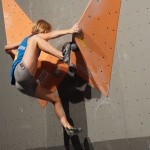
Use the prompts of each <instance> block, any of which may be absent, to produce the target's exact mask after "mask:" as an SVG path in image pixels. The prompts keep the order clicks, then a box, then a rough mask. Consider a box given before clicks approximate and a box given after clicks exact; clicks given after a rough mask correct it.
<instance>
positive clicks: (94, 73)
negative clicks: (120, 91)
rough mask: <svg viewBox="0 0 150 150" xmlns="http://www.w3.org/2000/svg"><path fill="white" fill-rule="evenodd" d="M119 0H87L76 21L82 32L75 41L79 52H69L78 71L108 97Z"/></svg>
mask: <svg viewBox="0 0 150 150" xmlns="http://www.w3.org/2000/svg"><path fill="white" fill-rule="evenodd" d="M120 4H121V1H120V0H91V1H90V2H89V4H88V6H87V8H86V10H85V12H84V13H83V16H82V17H81V19H80V21H79V25H80V27H81V28H82V32H83V33H82V34H80V35H78V36H76V38H75V40H76V43H77V45H78V46H79V48H80V52H81V53H75V54H72V63H73V64H74V65H76V67H77V70H78V73H79V75H80V76H81V77H83V78H84V79H85V80H86V81H88V82H89V83H90V84H91V85H93V86H94V87H95V88H97V89H98V90H99V91H100V92H102V93H103V94H105V95H106V96H108V93H109V87H110V78H111V71H112V64H113V56H114V49H115V41H116V34H117V28H118V18H119V11H120Z"/></svg>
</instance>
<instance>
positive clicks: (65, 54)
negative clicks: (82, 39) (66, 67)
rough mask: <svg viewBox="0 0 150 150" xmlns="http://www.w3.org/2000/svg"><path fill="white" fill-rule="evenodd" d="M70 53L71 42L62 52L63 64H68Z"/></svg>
mask: <svg viewBox="0 0 150 150" xmlns="http://www.w3.org/2000/svg"><path fill="white" fill-rule="evenodd" d="M70 52H71V42H70V43H67V44H65V46H64V48H63V50H62V54H63V56H64V57H63V60H62V61H63V62H64V63H69V61H70Z"/></svg>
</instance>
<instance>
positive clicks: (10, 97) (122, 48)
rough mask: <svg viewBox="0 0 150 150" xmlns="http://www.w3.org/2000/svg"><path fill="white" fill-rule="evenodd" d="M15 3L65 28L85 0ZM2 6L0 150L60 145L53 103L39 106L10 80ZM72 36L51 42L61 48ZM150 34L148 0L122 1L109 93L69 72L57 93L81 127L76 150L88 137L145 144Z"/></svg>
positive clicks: (116, 148) (107, 145)
mask: <svg viewBox="0 0 150 150" xmlns="http://www.w3.org/2000/svg"><path fill="white" fill-rule="evenodd" d="M17 2H18V4H19V5H20V6H21V8H23V9H24V11H25V12H26V13H27V15H28V16H29V17H30V18H31V19H32V21H35V20H37V19H41V18H43V19H46V20H48V21H50V22H51V23H52V25H53V28H54V29H63V28H68V27H71V26H72V25H73V24H74V23H75V22H76V21H78V20H79V17H80V16H81V14H82V12H83V10H84V9H85V7H86V5H87V3H88V0H76V1H73V0H63V1H61V0H51V1H49V0H26V1H24V0H17ZM0 4H1V3H0ZM0 6H1V5H0ZM0 11H1V13H0V14H1V15H0V17H1V18H0V20H1V21H0V25H1V28H0V33H1V35H2V37H1V40H0V47H1V50H0V56H1V59H0V85H1V86H0V150H1V149H2V150H10V149H11V150H22V149H32V148H38V147H58V146H62V145H63V144H64V138H63V130H62V127H61V125H60V124H59V122H58V120H57V118H56V117H55V115H54V112H53V107H52V105H51V104H50V103H49V104H48V106H47V107H46V108H45V109H44V110H42V108H41V107H40V106H39V104H38V102H37V101H36V99H31V98H30V97H28V96H25V95H22V94H21V93H19V92H18V91H17V90H16V89H15V88H14V87H13V86H11V85H10V83H9V68H10V67H11V59H10V58H9V56H7V55H6V54H5V53H4V51H3V46H4V44H5V43H6V38H5V33H4V25H3V19H2V17H3V15H2V9H1V10H0ZM70 39H71V37H70V36H65V37H63V38H59V39H57V40H54V41H52V44H53V45H54V46H56V47H59V46H60V45H61V44H62V43H64V42H66V41H68V40H70ZM149 39H150V1H149V0H144V1H141V0H130V1H129V0H122V4H121V12H120V19H119V28H118V33H117V40H116V48H115V56H114V63H113V69H112V76H111V86H110V92H109V96H108V97H105V96H104V95H102V94H100V93H98V92H97V91H96V90H95V89H93V88H90V87H89V86H88V85H87V84H86V83H85V82H84V81H83V80H81V79H80V78H78V77H75V78H74V79H72V78H70V77H69V76H67V77H66V78H65V80H64V82H63V83H62V84H61V85H60V87H59V90H58V93H59V94H60V96H61V98H62V100H63V105H64V107H65V111H66V114H67V117H68V118H69V119H70V120H71V119H72V120H73V122H74V124H75V125H79V126H81V127H82V128H83V132H82V133H81V134H80V135H79V137H78V138H77V139H74V140H73V142H75V143H77V144H76V145H78V148H76V149H78V150H79V149H80V148H79V147H80V143H83V142H84V139H85V138H86V137H87V136H88V137H89V138H90V140H91V142H92V143H93V149H95V150H100V149H101V150H143V149H144V150H148V149H149V143H150V140H149V136H150V128H149V125H150V109H149V108H150V92H149V91H150V79H149V77H150V65H149V56H150V51H149V49H150V45H149ZM70 85H72V86H70ZM62 89H63V90H62ZM79 140H80V142H79ZM65 141H66V143H67V142H68V139H66V137H65ZM52 149H54V148H52ZM59 149H63V148H62V147H60V148H59Z"/></svg>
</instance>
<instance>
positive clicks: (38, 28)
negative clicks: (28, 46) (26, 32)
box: [32, 20, 52, 35]
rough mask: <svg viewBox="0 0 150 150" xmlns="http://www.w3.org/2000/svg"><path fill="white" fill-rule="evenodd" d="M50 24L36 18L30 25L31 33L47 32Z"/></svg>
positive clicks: (49, 29)
mask: <svg viewBox="0 0 150 150" xmlns="http://www.w3.org/2000/svg"><path fill="white" fill-rule="evenodd" d="M51 28H52V27H51V25H50V24H49V23H48V22H46V21H45V20H38V21H36V22H35V23H34V24H33V26H32V34H33V35H34V34H38V33H47V32H50V31H51Z"/></svg>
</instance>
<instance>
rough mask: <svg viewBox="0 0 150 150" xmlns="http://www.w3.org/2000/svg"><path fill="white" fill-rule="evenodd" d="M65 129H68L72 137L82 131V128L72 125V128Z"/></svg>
mask: <svg viewBox="0 0 150 150" xmlns="http://www.w3.org/2000/svg"><path fill="white" fill-rule="evenodd" d="M65 130H66V132H67V134H68V136H69V137H72V136H74V135H77V134H78V133H80V132H81V130H82V129H81V128H75V127H72V128H71V129H69V128H65Z"/></svg>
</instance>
